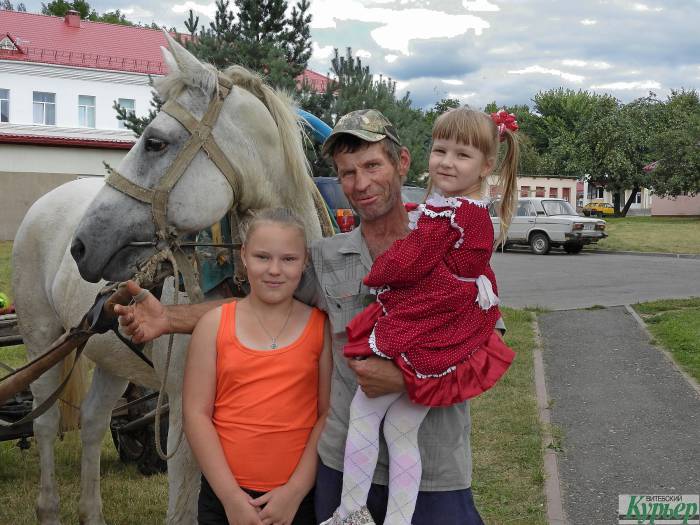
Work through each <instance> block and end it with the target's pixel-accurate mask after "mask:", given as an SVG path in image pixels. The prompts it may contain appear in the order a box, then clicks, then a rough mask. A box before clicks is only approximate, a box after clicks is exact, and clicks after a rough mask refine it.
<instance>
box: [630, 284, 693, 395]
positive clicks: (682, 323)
mask: <svg viewBox="0 0 700 525" xmlns="http://www.w3.org/2000/svg"><path fill="white" fill-rule="evenodd" d="M634 309H635V310H636V311H637V313H638V314H639V315H640V317H641V318H642V319H644V322H645V323H646V324H647V327H648V328H649V331H650V332H651V333H652V334H653V335H654V338H655V339H656V340H657V342H658V343H660V344H662V345H663V346H664V347H665V348H666V349H667V350H668V351H669V352H671V354H672V355H673V358H674V359H675V361H676V362H677V363H678V364H679V365H680V366H681V367H682V368H683V369H684V370H685V371H686V372H687V373H688V374H689V375H690V376H692V377H693V378H694V379H695V380H696V381H698V382H700V297H694V298H691V299H666V300H662V301H653V302H650V303H641V304H635V305H634Z"/></svg>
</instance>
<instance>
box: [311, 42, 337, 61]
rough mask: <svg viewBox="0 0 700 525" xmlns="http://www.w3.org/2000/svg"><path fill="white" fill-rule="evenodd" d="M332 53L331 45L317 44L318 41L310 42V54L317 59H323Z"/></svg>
mask: <svg viewBox="0 0 700 525" xmlns="http://www.w3.org/2000/svg"><path fill="white" fill-rule="evenodd" d="M332 54H333V46H323V47H321V46H319V45H318V42H312V43H311V56H312V57H314V58H316V59H318V60H324V59H326V58H330V57H331V55H332Z"/></svg>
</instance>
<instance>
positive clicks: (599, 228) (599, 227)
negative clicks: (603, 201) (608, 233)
mask: <svg viewBox="0 0 700 525" xmlns="http://www.w3.org/2000/svg"><path fill="white" fill-rule="evenodd" d="M595 229H596V230H600V231H603V230H604V229H605V224H604V223H603V224H596V225H595Z"/></svg>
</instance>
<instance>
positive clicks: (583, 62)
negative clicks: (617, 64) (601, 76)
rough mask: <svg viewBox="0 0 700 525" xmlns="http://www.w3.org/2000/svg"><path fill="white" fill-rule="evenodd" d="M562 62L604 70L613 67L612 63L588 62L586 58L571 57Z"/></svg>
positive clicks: (572, 65)
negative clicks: (575, 58) (576, 58)
mask: <svg viewBox="0 0 700 525" xmlns="http://www.w3.org/2000/svg"><path fill="white" fill-rule="evenodd" d="M561 63H562V64H563V65H565V66H567V67H586V68H589V69H597V70H599V71H602V70H604V69H610V68H611V67H612V66H611V65H610V64H608V63H607V62H603V61H594V62H587V61H586V60H573V59H569V60H562V61H561Z"/></svg>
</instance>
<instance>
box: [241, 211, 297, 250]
mask: <svg viewBox="0 0 700 525" xmlns="http://www.w3.org/2000/svg"><path fill="white" fill-rule="evenodd" d="M269 222H271V223H274V224H280V225H282V226H289V227H292V228H296V229H297V230H298V231H299V233H300V234H301V237H302V239H304V246H306V242H307V240H306V229H305V228H304V221H302V220H301V218H300V217H299V215H297V214H296V213H295V212H294V211H292V210H290V209H289V208H263V209H261V210H255V211H251V212H249V217H248V219H247V220H246V221H245V222H244V223H243V225H242V226H241V243H242V244H243V246H245V245H246V243H247V240H248V239H249V238H250V236H251V235H252V234H253V232H254V231H255V229H256V228H257V227H258V226H260V224H262V223H269Z"/></svg>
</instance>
